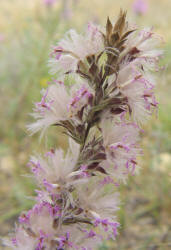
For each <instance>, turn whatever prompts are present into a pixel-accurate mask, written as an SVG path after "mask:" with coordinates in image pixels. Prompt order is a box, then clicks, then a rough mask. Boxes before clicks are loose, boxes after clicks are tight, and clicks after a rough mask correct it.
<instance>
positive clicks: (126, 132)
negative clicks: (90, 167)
mask: <svg viewBox="0 0 171 250" xmlns="http://www.w3.org/2000/svg"><path fill="white" fill-rule="evenodd" d="M101 128H102V134H103V139H104V147H105V152H106V155H107V159H106V160H104V161H103V162H102V164H101V165H102V166H103V167H104V169H105V170H106V172H107V173H110V174H111V175H112V176H113V177H114V178H115V179H116V180H122V181H124V182H125V181H126V179H127V177H128V174H134V173H135V166H136V165H137V160H136V158H137V155H139V154H140V153H141V151H140V148H139V146H138V145H137V141H138V134H139V129H138V127H137V126H135V125H134V124H131V123H118V124H117V123H114V122H113V123H112V122H111V121H106V120H102V122H101ZM136 171H137V170H136Z"/></svg>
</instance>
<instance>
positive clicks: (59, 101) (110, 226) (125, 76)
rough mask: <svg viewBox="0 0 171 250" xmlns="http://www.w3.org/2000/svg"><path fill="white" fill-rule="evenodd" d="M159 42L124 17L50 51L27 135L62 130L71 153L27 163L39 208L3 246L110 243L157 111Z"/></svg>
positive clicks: (26, 216)
mask: <svg viewBox="0 0 171 250" xmlns="http://www.w3.org/2000/svg"><path fill="white" fill-rule="evenodd" d="M161 41H162V40H161V38H160V37H159V36H157V35H156V34H155V33H154V32H153V31H152V30H151V29H144V30H141V31H137V29H136V28H135V27H133V26H131V25H129V24H128V23H127V22H126V13H125V12H123V11H121V12H120V15H119V17H118V19H117V21H116V23H115V24H112V23H111V21H110V20H109V18H108V19H107V24H106V28H104V29H103V28H101V27H98V26H95V25H94V24H91V23H90V24H89V25H88V28H87V30H86V32H85V34H84V35H79V34H77V32H76V31H74V30H71V31H69V32H68V33H67V34H66V37H65V39H63V40H61V41H60V42H59V43H58V44H57V45H56V46H54V47H53V51H52V53H51V58H50V60H49V66H50V72H51V73H52V74H54V79H55V80H53V82H52V83H50V84H49V86H48V88H47V89H46V90H43V91H42V99H41V101H40V102H38V103H35V108H34V112H33V114H32V115H33V117H34V118H35V119H36V121H35V122H34V123H33V124H31V125H28V129H29V131H30V132H31V133H32V134H34V133H35V132H37V131H39V130H41V131H42V132H43V133H44V132H45V130H46V129H47V128H48V127H49V126H51V125H53V126H61V127H63V129H64V132H65V134H67V136H68V137H69V140H68V142H69V143H68V145H69V147H68V151H67V152H64V151H63V150H62V149H51V150H50V152H48V153H46V155H45V156H40V155H37V156H33V157H31V159H30V162H29V167H30V169H31V172H32V174H33V177H34V179H35V181H36V183H37V185H38V189H37V190H36V193H37V196H36V198H35V201H36V205H35V206H34V207H33V208H32V209H31V210H30V211H28V212H27V213H23V214H21V216H20V218H19V225H18V226H16V230H15V234H14V235H13V236H12V238H11V240H7V241H6V242H5V243H6V244H7V245H8V246H10V247H12V248H13V249H29V250H31V249H33V250H35V249H36V250H41V249H49V250H50V249H51V250H53V249H54V250H55V249H58V250H62V249H82V250H86V249H87V250H88V249H96V248H97V247H98V245H99V244H100V243H101V242H102V241H103V240H104V239H109V238H112V239H115V237H116V235H117V228H118V227H119V223H118V222H117V219H116V211H117V210H118V209H119V203H120V202H119V193H118V191H117V189H118V186H119V185H120V183H123V182H124V183H125V182H126V180H127V178H128V176H130V175H135V174H136V173H137V172H138V170H139V166H138V156H139V155H141V154H142V151H141V149H140V147H139V145H138V140H139V134H140V132H141V131H142V128H141V127H142V125H143V124H144V123H145V122H146V121H147V119H148V118H149V117H150V116H151V114H152V113H153V111H154V110H155V109H156V107H157V101H156V99H155V96H154V86H155V79H154V77H153V72H155V71H158V70H159V66H158V62H159V59H160V57H161V56H162V51H161V50H160V49H159V46H160V43H161ZM42 135H43V134H42Z"/></svg>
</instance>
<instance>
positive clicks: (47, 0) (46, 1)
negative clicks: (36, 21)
mask: <svg viewBox="0 0 171 250" xmlns="http://www.w3.org/2000/svg"><path fill="white" fill-rule="evenodd" d="M43 1H44V4H45V5H47V6H52V5H54V3H55V2H56V0H43Z"/></svg>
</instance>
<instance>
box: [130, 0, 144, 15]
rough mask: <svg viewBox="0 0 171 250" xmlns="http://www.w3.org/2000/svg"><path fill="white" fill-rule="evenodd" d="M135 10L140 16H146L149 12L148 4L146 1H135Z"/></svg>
mask: <svg viewBox="0 0 171 250" xmlns="http://www.w3.org/2000/svg"><path fill="white" fill-rule="evenodd" d="M133 10H134V12H135V13H136V14H138V15H145V14H146V13H147V11H148V3H147V1H146V0H135V1H134V3H133Z"/></svg>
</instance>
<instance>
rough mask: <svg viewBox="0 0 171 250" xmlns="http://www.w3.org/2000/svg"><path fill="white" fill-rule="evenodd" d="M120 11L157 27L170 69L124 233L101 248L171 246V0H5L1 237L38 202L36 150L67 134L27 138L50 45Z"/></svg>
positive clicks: (128, 190)
mask: <svg viewBox="0 0 171 250" xmlns="http://www.w3.org/2000/svg"><path fill="white" fill-rule="evenodd" d="M120 8H123V9H125V10H127V12H128V15H127V16H128V20H129V21H131V22H133V23H137V24H138V25H139V26H140V28H141V27H144V26H153V27H154V30H155V31H156V32H158V33H160V34H161V35H162V36H163V37H164V40H165V44H164V49H165V56H164V58H163V60H162V65H165V67H164V69H163V70H162V71H161V72H160V74H159V77H158V80H157V82H158V85H157V90H156V92H157V97H158V101H159V103H160V105H159V112H158V115H157V117H156V116H154V117H153V119H152V121H151V122H149V123H148V125H147V126H146V127H145V133H144V135H143V137H142V147H143V149H144V157H142V158H141V159H140V162H141V166H142V170H141V173H140V175H139V176H137V177H134V178H130V180H129V183H128V184H127V185H125V186H124V185H122V186H121V187H120V190H121V199H122V204H121V209H120V211H119V213H118V216H119V219H120V222H121V228H120V235H119V236H118V238H117V239H116V241H115V242H106V243H104V245H103V246H102V247H101V248H100V249H101V250H107V249H110V250H112V249H117V250H125V249H131V250H132V249H133V250H134V249H135V250H136V249H139V250H140V249H142V250H143V249H149V250H155V249H162V250H163V249H171V193H170V190H171V180H170V178H171V170H170V167H171V115H170V114H171V85H170V81H171V12H170V9H171V1H170V0H138V1H134V0H119V1H118V0H0V16H1V18H0V93H1V94H0V119H1V122H0V171H1V172H0V173H1V175H0V196H1V197H0V201H1V202H0V213H1V215H0V234H1V236H4V235H7V234H8V233H9V232H11V231H12V229H13V227H14V223H15V221H16V220H17V217H18V215H19V213H20V212H21V211H23V210H27V209H29V208H30V207H31V206H32V205H33V201H32V200H31V199H28V197H30V196H32V195H34V187H35V184H34V183H33V181H32V179H31V178H30V177H29V175H28V174H29V170H28V167H27V162H28V160H29V156H30V154H33V153H35V152H38V153H42V152H46V151H47V150H48V149H49V148H51V147H52V146H58V145H60V146H62V147H63V148H64V149H65V148H66V138H65V136H63V135H62V134H61V133H59V132H60V131H57V130H56V129H53V128H52V129H51V130H49V132H48V140H47V138H45V139H43V140H42V141H41V143H40V142H39V135H34V136H33V137H29V136H28V133H27V131H26V124H28V123H30V121H31V117H30V116H29V113H31V110H32V107H33V102H35V101H38V100H39V99H40V90H41V89H42V88H43V87H46V86H47V83H48V81H50V79H51V76H50V75H49V73H48V67H47V60H48V56H49V53H50V48H51V46H52V45H53V44H55V43H56V42H57V41H58V39H60V38H62V37H63V34H64V33H65V32H66V31H67V30H68V29H69V28H75V29H77V30H78V31H82V30H83V29H84V27H85V25H86V24H87V23H88V22H89V21H94V22H96V23H98V24H102V25H105V22H106V17H107V16H109V17H110V18H111V19H112V20H115V18H116V15H118V13H119V10H120ZM56 133H58V134H59V135H58V136H56ZM169 238H170V243H169ZM169 244H170V245H169ZM0 249H5V248H3V247H1V246H0Z"/></svg>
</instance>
